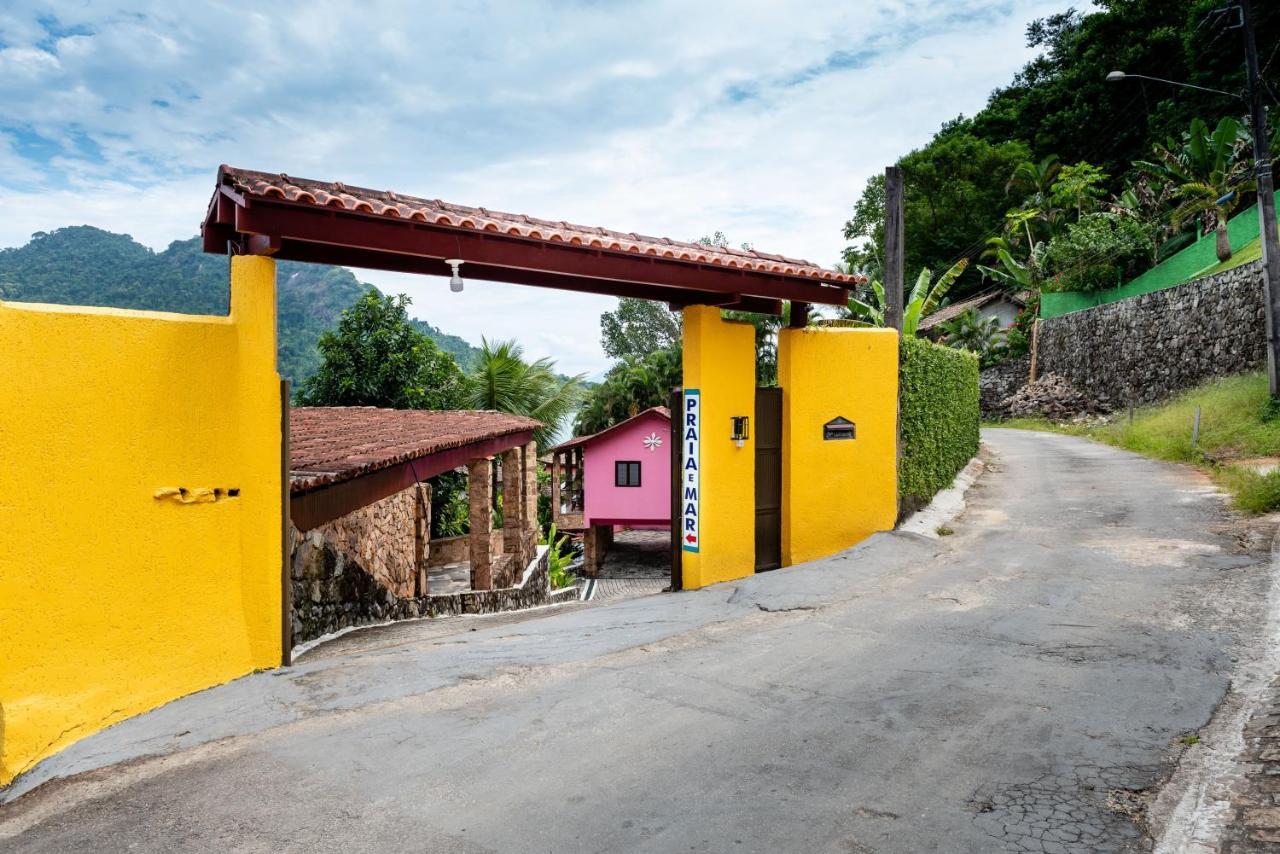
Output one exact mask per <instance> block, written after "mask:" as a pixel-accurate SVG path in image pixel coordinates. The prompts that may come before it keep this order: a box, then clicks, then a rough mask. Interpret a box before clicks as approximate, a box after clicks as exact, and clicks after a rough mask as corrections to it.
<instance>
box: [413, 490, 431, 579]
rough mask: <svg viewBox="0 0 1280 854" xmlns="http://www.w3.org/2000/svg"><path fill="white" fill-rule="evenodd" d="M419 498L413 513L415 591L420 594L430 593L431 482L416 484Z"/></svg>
mask: <svg viewBox="0 0 1280 854" xmlns="http://www.w3.org/2000/svg"><path fill="white" fill-rule="evenodd" d="M416 493H417V500H416V501H415V502H414V514H413V568H414V575H415V576H416V578H417V581H416V583H415V584H414V592H415V594H416V595H418V596H426V595H428V592H429V591H428V587H429V585H428V583H427V557H428V555H427V552H428V551H429V549H430V548H431V547H430V546H429V545H428V543H430V542H431V484H429V483H419V484H417V485H416Z"/></svg>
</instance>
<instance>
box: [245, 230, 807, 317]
mask: <svg viewBox="0 0 1280 854" xmlns="http://www.w3.org/2000/svg"><path fill="white" fill-rule="evenodd" d="M259 239H264V238H262V237H261V236H260V235H254V236H251V237H250V239H249V242H248V245H247V246H246V249H247V250H248V254H271V255H274V257H276V258H284V259H288V260H292V261H308V262H311V263H314V264H337V265H340V266H343V267H364V268H373V269H379V270H391V271H393V272H397V273H418V274H422V275H427V276H448V275H449V274H450V270H449V266H448V265H447V264H445V263H444V261H441V260H438V259H435V258H424V257H421V256H416V255H391V254H388V253H385V252H379V251H377V250H372V249H355V248H352V247H348V246H332V245H326V244H320V243H300V242H298V241H295V240H291V239H283V240H282V242H281V246H280V247H279V248H277V249H276V250H275V251H274V252H270V253H268V252H265V251H264V252H261V253H259V252H257V246H258V244H257V243H256V242H255V241H258V240H259ZM460 272H461V273H462V278H463V279H474V280H478V281H488V282H505V283H508V284H514V285H532V286H534V287H541V288H554V289H556V290H562V291H575V292H578V293H590V294H606V295H609V296H623V297H636V298H638V299H647V300H655V301H657V302H668V303H671V304H672V305H676V306H678V307H680V306H685V305H719V306H724V307H725V308H735V309H739V310H740V311H751V312H756V313H759V314H773V315H777V314H781V313H782V302H781V301H780V300H775V299H763V298H760V297H740V296H738V295H737V294H727V293H712V292H708V291H696V290H691V289H689V288H667V287H659V286H656V285H644V284H635V283H632V282H617V281H612V280H600V279H593V278H590V277H585V276H567V275H559V274H555V273H544V272H541V271H538V270H516V269H512V268H510V267H494V266H492V265H489V264H478V263H472V262H467V263H465V264H463V265H462V269H461V270H460Z"/></svg>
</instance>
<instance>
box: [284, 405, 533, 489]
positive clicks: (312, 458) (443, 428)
mask: <svg viewBox="0 0 1280 854" xmlns="http://www.w3.org/2000/svg"><path fill="white" fill-rule="evenodd" d="M541 426H542V425H541V424H540V423H539V422H537V421H534V420H533V419H532V418H523V417H521V416H519V415H508V414H506V413H505V412H491V411H486V410H461V411H443V412H441V411H434V410H420V409H377V408H375V407H372V406H298V407H294V408H293V409H291V410H290V413H289V469H290V479H291V484H290V491H291V492H293V493H299V492H307V491H308V490H311V489H315V488H316V487H319V486H326V485H328V484H332V483H338V482H340V481H344V480H351V479H353V478H356V477H359V476H360V475H363V474H368V473H369V472H374V471H378V470H379V469H384V468H390V467H391V466H394V465H399V464H402V463H405V462H408V461H409V460H417V459H421V458H422V457H427V456H430V455H431V454H436V453H439V452H441V451H447V450H451V449H453V448H461V447H463V446H465V445H470V444H474V443H476V442H482V441H485V440H487V439H495V438H498V437H501V436H507V435H512V434H516V433H526V432H529V431H530V430H534V429H536V428H538V427H541Z"/></svg>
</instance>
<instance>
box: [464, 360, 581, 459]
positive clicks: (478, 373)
mask: <svg viewBox="0 0 1280 854" xmlns="http://www.w3.org/2000/svg"><path fill="white" fill-rule="evenodd" d="M523 356H524V349H523V348H522V347H521V346H520V345H519V344H517V343H516V342H515V341H498V342H496V343H493V344H490V343H489V341H488V340H487V339H481V347H480V358H479V360H478V361H477V363H476V366H475V367H474V368H473V369H472V370H471V373H470V374H469V375H468V376H467V387H466V392H465V394H466V401H467V405H468V406H469V407H470V408H472V409H491V410H496V411H498V412H508V413H510V414H512V415H524V416H526V417H529V418H536V419H537V420H538V421H541V422H542V424H543V426H542V427H539V428H538V429H537V430H535V431H534V434H533V438H534V441H536V442H537V443H538V445H539V446H542V447H545V446H546V445H547V444H548V443H549V442H551V441H552V439H553V438H554V437H555V436H556V434H557V433H559V431H560V428H561V427H562V426H563V425H564V422H565V420H566V419H567V418H568V417H569V416H570V415H572V414H573V410H574V408H575V407H576V406H577V405H578V401H579V400H580V398H581V390H580V385H581V383H582V381H583V380H584V379H585V378H586V375H585V374H578V375H577V376H575V377H569V378H567V379H562V378H560V377H558V376H556V373H555V370H554V369H555V363H554V362H553V361H551V360H550V359H547V358H542V359H536V360H534V361H532V362H526V361H525V360H524V358H523Z"/></svg>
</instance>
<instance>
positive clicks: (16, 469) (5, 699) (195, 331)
mask: <svg viewBox="0 0 1280 854" xmlns="http://www.w3.org/2000/svg"><path fill="white" fill-rule="evenodd" d="M275 304H276V301H275V262H274V261H272V260H271V259H269V258H260V257H235V258H232V259H231V313H230V315H229V316H197V315H186V314H168V313H163V312H154V311H133V310H128V309H115V308H95V307H85V306H63V305H35V304H21V303H6V302H4V301H0V374H2V375H3V376H4V377H5V380H4V382H0V460H2V461H3V462H2V463H0V532H5V534H8V536H6V538H5V541H4V548H3V550H0V787H2V786H5V785H6V784H8V783H9V782H10V781H11V780H12V779H13V778H14V777H15V776H16V775H18V774H20V773H23V772H25V771H28V770H30V769H31V768H32V767H34V766H35V764H36V763H37V762H39V761H40V760H42V759H44V758H46V757H48V756H50V755H51V754H53V753H56V752H57V751H59V750H61V749H62V748H64V747H66V746H67V745H69V744H71V743H72V742H74V741H76V740H77V739H80V738H83V737H84V736H87V735H90V734H92V733H94V732H97V731H98V730H101V729H103V728H105V727H108V726H110V725H112V724H114V723H116V722H117V721H120V720H122V719H124V718H127V717H129V716H130V715H136V714H139V713H141V712H145V711H147V710H149V709H153V708H155V707H156V706H159V705H161V704H163V703H167V702H169V701H171V700H174V699H176V698H178V697H181V696H183V695H184V694H190V693H191V692H193V691H200V690H202V689H204V688H208V687H209V686H211V685H217V684H218V683H220V682H226V681H227V680H229V679H234V678H236V677H238V676H242V675H244V674H246V673H249V672H251V671H253V670H256V669H259V668H268V667H275V666H277V665H278V664H279V663H280V660H281V656H282V652H283V650H282V631H281V619H282V613H281V608H282V602H281V596H282V589H281V577H280V576H281V557H282V555H281V552H282V549H283V542H282V539H283V530H282V528H283V520H282V512H283V504H282V501H281V498H282V489H283V486H284V485H283V483H282V482H281V459H280V451H281V435H280V427H281V418H280V416H281V401H280V377H279V375H278V374H277V373H276V331H275V324H276V319H275ZM284 618H285V619H287V615H284ZM286 625H287V624H286Z"/></svg>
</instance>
